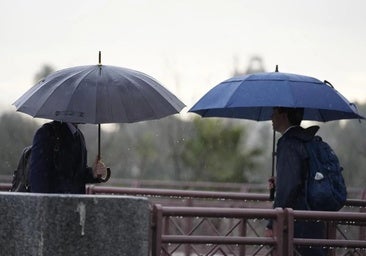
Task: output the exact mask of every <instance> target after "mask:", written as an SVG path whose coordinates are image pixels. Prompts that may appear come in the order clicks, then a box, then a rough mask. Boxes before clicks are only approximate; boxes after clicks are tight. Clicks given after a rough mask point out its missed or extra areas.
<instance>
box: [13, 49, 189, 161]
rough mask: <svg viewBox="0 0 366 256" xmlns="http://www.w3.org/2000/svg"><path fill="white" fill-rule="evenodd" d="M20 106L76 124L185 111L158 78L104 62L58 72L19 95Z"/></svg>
mask: <svg viewBox="0 0 366 256" xmlns="http://www.w3.org/2000/svg"><path fill="white" fill-rule="evenodd" d="M13 105H15V107H16V110H17V111H20V112H23V113H26V114H29V115H31V116H33V117H39V118H46V119H52V120H57V121H64V122H72V123H89V124H99V136H98V154H99V156H100V124H102V123H133V122H138V121H144V120H153V119H159V118H162V117H165V116H168V115H172V114H176V113H179V112H180V111H181V110H182V109H183V108H184V107H185V105H184V104H183V103H182V102H181V101H180V100H179V99H178V98H177V97H176V96H174V95H173V94H172V93H171V92H169V91H168V90H167V89H166V88H164V86H162V85H161V84H160V83H159V82H157V81H156V80H155V79H153V78H152V77H150V76H148V75H146V74H144V73H142V72H139V71H135V70H132V69H127V68H122V67H115V66H106V65H102V64H101V61H100V53H99V64H98V65H91V66H78V67H72V68H67V69H63V70H59V71H56V72H54V73H52V74H50V75H49V76H47V77H46V78H44V79H43V80H41V81H40V82H38V83H37V84H36V85H34V86H33V87H32V88H30V89H29V90H28V91H27V92H26V93H24V95H22V96H21V97H20V98H19V99H17V100H16V101H15V102H14V103H13Z"/></svg>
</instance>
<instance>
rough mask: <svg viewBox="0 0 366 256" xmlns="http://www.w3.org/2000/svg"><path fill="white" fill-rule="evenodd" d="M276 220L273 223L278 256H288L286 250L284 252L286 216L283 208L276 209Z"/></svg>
mask: <svg viewBox="0 0 366 256" xmlns="http://www.w3.org/2000/svg"><path fill="white" fill-rule="evenodd" d="M275 210H276V219H275V220H274V221H273V232H274V234H273V237H274V238H275V239H276V248H275V250H274V251H275V255H276V256H287V252H286V250H284V237H285V227H284V225H285V214H284V210H283V209H282V208H276V209H275Z"/></svg>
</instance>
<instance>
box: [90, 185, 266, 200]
mask: <svg viewBox="0 0 366 256" xmlns="http://www.w3.org/2000/svg"><path fill="white" fill-rule="evenodd" d="M90 189H91V191H92V192H93V193H96V194H98V193H111V194H112V193H115V194H138V195H154V196H171V197H188V198H190V197H195V198H214V199H232V200H258V201H268V200H269V196H268V195H267V194H264V193H241V192H220V191H199V190H178V189H155V188H119V187H118V188H117V187H106V186H93V187H92V188H90Z"/></svg>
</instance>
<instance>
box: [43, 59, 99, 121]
mask: <svg viewBox="0 0 366 256" xmlns="http://www.w3.org/2000/svg"><path fill="white" fill-rule="evenodd" d="M90 67H93V66H90ZM92 71H93V69H91V70H88V71H87V72H86V74H85V75H83V76H82V77H81V78H80V79H78V80H82V79H83V78H85V77H86V76H87V75H89V74H90V73H91V72H92ZM83 72H85V70H84V69H81V70H80V71H79V72H76V73H73V74H70V75H68V76H66V77H65V78H64V79H62V80H61V81H60V82H58V83H57V86H54V89H53V90H52V93H54V92H55V91H56V90H57V89H58V88H59V86H60V85H62V84H63V83H65V81H67V80H69V79H71V78H73V77H75V76H77V75H79V74H81V73H83ZM77 87H78V86H76V87H75V88H74V90H73V92H72V95H73V93H74V92H75V91H76V90H77ZM52 93H51V94H52ZM71 99H72V97H70V99H69V100H68V102H67V103H66V104H65V106H66V109H68V108H69V105H70V102H71ZM48 101H49V97H47V100H45V101H44V102H43V103H42V104H41V106H40V108H39V110H41V109H42V107H43V106H44V105H45V104H46V103H47V102H48ZM38 113H39V111H38V112H37V113H36V115H37V114H38ZM60 121H61V120H60Z"/></svg>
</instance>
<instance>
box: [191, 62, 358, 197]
mask: <svg viewBox="0 0 366 256" xmlns="http://www.w3.org/2000/svg"><path fill="white" fill-rule="evenodd" d="M277 70H278V69H277V67H276V72H266V73H256V74H249V75H243V76H238V77H233V78H230V79H228V80H225V81H223V82H221V83H220V84H218V85H216V86H215V87H214V88H212V89H211V90H210V91H209V92H207V93H206V94H205V95H204V96H203V97H202V98H201V99H200V100H199V101H198V102H197V103H196V104H195V105H194V106H193V107H192V108H191V109H190V110H189V112H194V113H197V114H199V115H201V116H202V117H227V118H241V119H250V120H256V121H265V120H271V116H272V112H273V108H274V107H289V108H304V120H313V121H321V122H327V121H332V120H341V119H365V118H364V117H363V116H361V115H360V114H359V113H358V111H357V108H356V105H354V104H353V103H350V102H349V101H348V100H347V99H346V98H345V97H343V96H342V95H341V94H340V93H339V92H338V91H337V90H335V89H334V87H333V86H332V85H331V84H330V83H329V82H327V81H324V82H321V81H319V80H318V79H315V78H313V77H309V76H304V75H297V74H288V73H281V72H278V71H277ZM274 159H275V131H273V153H272V176H274ZM273 194H274V191H271V196H270V197H271V199H273Z"/></svg>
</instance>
